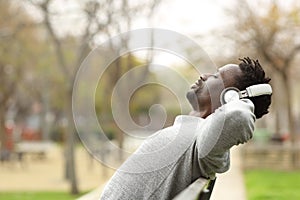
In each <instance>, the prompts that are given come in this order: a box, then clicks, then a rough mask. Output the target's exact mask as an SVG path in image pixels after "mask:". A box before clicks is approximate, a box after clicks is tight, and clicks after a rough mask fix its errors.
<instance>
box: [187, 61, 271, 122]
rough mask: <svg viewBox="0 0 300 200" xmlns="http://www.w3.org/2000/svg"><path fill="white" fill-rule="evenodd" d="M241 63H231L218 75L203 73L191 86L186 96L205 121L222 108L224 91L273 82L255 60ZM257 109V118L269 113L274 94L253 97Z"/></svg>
mask: <svg viewBox="0 0 300 200" xmlns="http://www.w3.org/2000/svg"><path fill="white" fill-rule="evenodd" d="M240 60H241V63H240V64H239V65H236V64H228V65H225V66H223V67H221V68H219V69H218V71H217V72H216V73H215V74H203V75H201V76H200V78H199V79H198V80H197V81H196V82H195V84H193V85H192V87H191V90H190V91H188V93H187V99H188V100H189V102H190V103H191V105H192V107H193V109H194V112H197V113H198V114H199V115H200V116H201V117H203V118H205V117H207V116H208V115H210V114H211V113H213V112H214V111H215V110H216V109H217V108H218V107H220V106H221V103H220V95H221V93H222V91H223V89H225V88H228V87H236V88H238V89H239V90H245V89H246V88H247V87H249V86H251V85H256V84H261V83H268V82H269V81H270V80H271V79H270V78H268V77H265V72H264V70H263V69H262V67H261V66H260V64H259V62H258V61H257V60H256V61H254V60H251V59H250V58H244V59H240ZM249 99H251V100H252V102H253V103H254V106H255V116H256V118H261V117H262V116H263V115H264V114H267V113H268V108H269V106H270V104H271V95H262V96H259V97H251V98H249Z"/></svg>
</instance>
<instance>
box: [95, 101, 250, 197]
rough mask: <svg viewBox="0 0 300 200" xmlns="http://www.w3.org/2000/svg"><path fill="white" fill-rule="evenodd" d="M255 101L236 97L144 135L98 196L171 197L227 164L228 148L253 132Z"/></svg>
mask: <svg viewBox="0 0 300 200" xmlns="http://www.w3.org/2000/svg"><path fill="white" fill-rule="evenodd" d="M254 122H255V115H254V105H253V103H252V102H251V101H250V100H248V99H244V100H237V101H232V102H230V103H227V104H225V105H223V106H221V107H220V108H218V109H217V110H216V111H215V112H214V113H213V114H211V115H209V116H208V117H207V118H205V119H203V118H199V117H193V116H187V115H186V116H184V115H181V116H177V117H176V119H175V122H174V124H173V126H171V127H167V128H165V129H162V130H160V131H158V132H157V133H155V134H154V135H152V136H150V137H149V138H147V140H146V141H145V142H144V143H143V144H142V145H141V146H140V147H139V148H138V149H137V151H136V152H134V153H133V155H132V156H130V157H129V158H128V159H127V160H126V161H125V163H124V164H123V165H122V166H121V167H120V168H119V169H118V170H117V171H116V173H115V174H114V175H113V177H112V178H111V179H110V181H109V182H108V183H107V184H106V186H105V188H104V191H103V192H102V195H101V198H100V199H101V200H106V199H108V200H117V199H124V200H128V199H138V200H140V199H164V200H165V199H172V198H173V197H174V196H176V195H177V194H178V193H179V192H181V191H182V190H184V189H185V188H186V187H188V186H189V185H190V184H191V183H192V182H193V181H195V180H196V179H197V178H199V177H205V178H209V179H213V178H214V177H215V173H223V172H225V171H227V170H228V169H229V165H230V155H229V149H230V148H231V147H232V146H233V145H238V144H241V143H244V142H247V141H248V140H249V139H251V137H252V133H253V131H254Z"/></svg>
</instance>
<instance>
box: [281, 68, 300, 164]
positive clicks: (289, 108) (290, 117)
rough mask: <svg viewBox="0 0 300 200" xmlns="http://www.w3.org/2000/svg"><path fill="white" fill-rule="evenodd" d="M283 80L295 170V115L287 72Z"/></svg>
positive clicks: (283, 75) (283, 74) (292, 162)
mask: <svg viewBox="0 0 300 200" xmlns="http://www.w3.org/2000/svg"><path fill="white" fill-rule="evenodd" d="M282 78H283V84H284V88H285V90H286V102H287V114H288V127H289V134H290V141H291V145H292V152H291V164H292V167H293V168H296V165H297V153H296V151H295V150H294V148H295V147H296V131H295V122H294V115H293V111H292V97H291V87H290V82H289V79H288V74H287V72H286V71H284V73H282Z"/></svg>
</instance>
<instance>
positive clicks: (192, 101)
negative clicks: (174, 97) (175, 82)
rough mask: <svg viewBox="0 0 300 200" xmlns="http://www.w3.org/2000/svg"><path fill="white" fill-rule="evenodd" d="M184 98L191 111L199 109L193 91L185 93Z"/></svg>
mask: <svg viewBox="0 0 300 200" xmlns="http://www.w3.org/2000/svg"><path fill="white" fill-rule="evenodd" d="M186 98H187V99H188V101H189V102H190V104H191V105H192V107H193V109H194V110H198V108H199V105H198V98H197V95H196V93H195V91H194V90H193V89H191V90H189V91H188V92H187V93H186Z"/></svg>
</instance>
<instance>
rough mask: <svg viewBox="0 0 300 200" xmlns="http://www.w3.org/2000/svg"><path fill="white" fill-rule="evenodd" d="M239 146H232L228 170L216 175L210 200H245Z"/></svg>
mask: <svg viewBox="0 0 300 200" xmlns="http://www.w3.org/2000/svg"><path fill="white" fill-rule="evenodd" d="M240 151H241V146H234V147H233V148H232V149H231V151H230V153H231V160H230V161H231V166H230V169H229V170H228V171H227V172H225V173H223V174H217V181H216V183H215V187H214V190H213V192H212V196H211V198H210V200H246V199H247V198H246V189H245V182H244V175H243V171H242V166H241V152H240Z"/></svg>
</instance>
